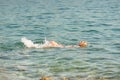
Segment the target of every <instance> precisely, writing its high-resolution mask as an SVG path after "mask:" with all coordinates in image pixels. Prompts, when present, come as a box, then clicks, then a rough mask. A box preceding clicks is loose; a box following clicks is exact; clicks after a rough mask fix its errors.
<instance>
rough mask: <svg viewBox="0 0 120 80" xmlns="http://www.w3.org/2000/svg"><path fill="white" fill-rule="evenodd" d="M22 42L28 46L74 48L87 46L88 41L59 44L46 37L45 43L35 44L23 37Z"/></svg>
mask: <svg viewBox="0 0 120 80" xmlns="http://www.w3.org/2000/svg"><path fill="white" fill-rule="evenodd" d="M21 42H22V43H23V44H24V45H25V46H26V47H28V48H50V47H59V48H66V47H67V48H72V47H86V46H87V42H85V41H81V42H80V43H79V44H78V45H69V46H64V45H62V44H58V43H57V42H55V41H47V40H46V39H45V41H44V44H35V43H33V42H32V41H31V40H28V39H27V38H25V37H23V38H22V39H21Z"/></svg>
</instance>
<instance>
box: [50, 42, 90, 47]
mask: <svg viewBox="0 0 120 80" xmlns="http://www.w3.org/2000/svg"><path fill="white" fill-rule="evenodd" d="M87 45H88V44H87V42H85V41H81V42H79V44H78V45H69V46H63V45H62V44H58V43H57V42H55V41H50V42H49V47H61V48H63V47H66V48H73V47H82V48H83V47H86V46H87Z"/></svg>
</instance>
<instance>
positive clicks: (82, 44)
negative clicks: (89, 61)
mask: <svg viewBox="0 0 120 80" xmlns="http://www.w3.org/2000/svg"><path fill="white" fill-rule="evenodd" d="M87 45H88V43H87V42H86V41H81V42H79V44H78V46H80V47H86V46H87Z"/></svg>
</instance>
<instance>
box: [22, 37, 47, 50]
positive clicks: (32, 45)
mask: <svg viewBox="0 0 120 80" xmlns="http://www.w3.org/2000/svg"><path fill="white" fill-rule="evenodd" d="M21 42H22V43H23V44H24V45H25V46H26V47H28V48H44V47H48V46H49V41H47V40H46V39H45V40H44V43H43V44H35V43H34V42H33V41H31V40H29V39H27V38H26V37H23V38H21Z"/></svg>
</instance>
